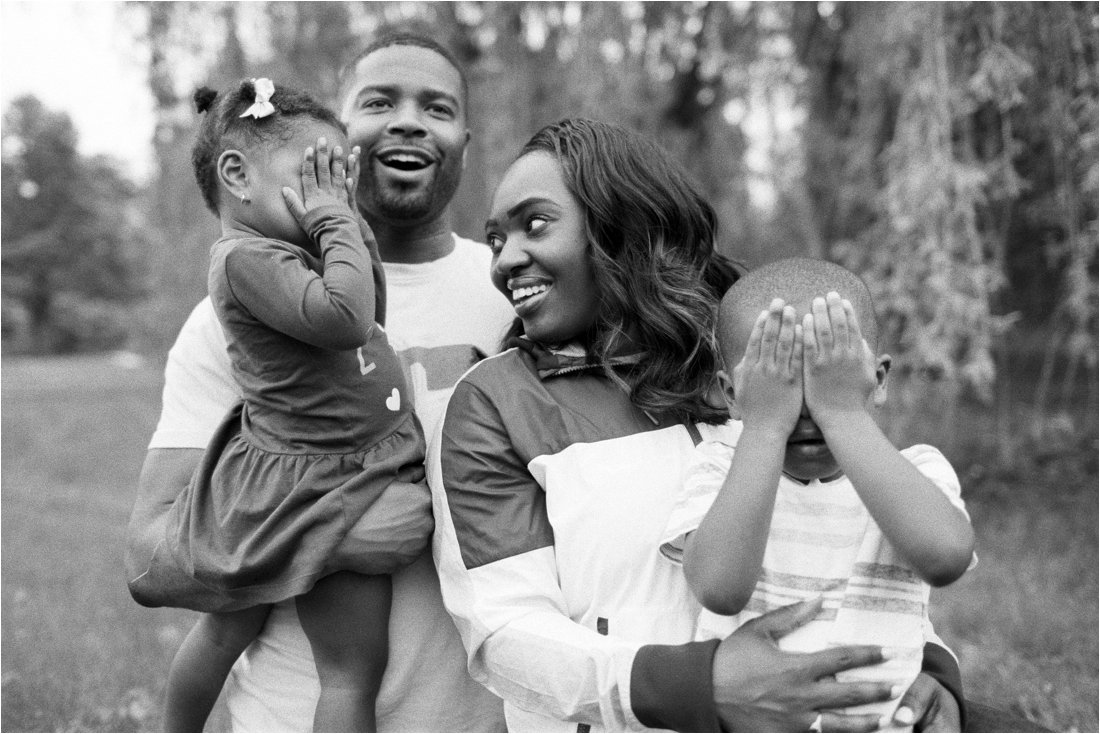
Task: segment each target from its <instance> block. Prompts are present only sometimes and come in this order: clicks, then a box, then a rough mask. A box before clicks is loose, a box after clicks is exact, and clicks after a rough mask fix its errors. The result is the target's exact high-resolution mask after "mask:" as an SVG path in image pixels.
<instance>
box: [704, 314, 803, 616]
mask: <svg viewBox="0 0 1100 734" xmlns="http://www.w3.org/2000/svg"><path fill="white" fill-rule="evenodd" d="M798 331H799V329H798V326H797V324H795V312H794V309H793V308H792V307H790V306H786V307H784V304H783V301H781V300H779V299H776V300H775V301H773V302H772V304H771V306H770V307H769V309H768V310H767V311H765V312H762V313H761V314H760V316H759V317H757V320H756V323H755V324H754V326H753V330H752V334H751V335H750V336H749V341H748V345H747V347H746V350H745V357H744V359H742V360H741V362H740V364H738V366H737V368H736V369H735V370H734V376H733V384H731V383H730V380H729V378H728V377H727V376H726V375H725V374H724V373H722V374H721V375H720V377H719V379H720V380H721V381H722V383H723V390H724V391H725V393H726V399H727V403H728V404H729V406H730V413H731V415H732V416H733V417H734V418H735V419H737V418H739V419H740V420H741V421H742V423H743V424H744V429H743V430H742V432H741V436H740V438H739V439H738V441H737V449H736V451H734V455H733V461H732V463H731V464H730V469H729V472H728V473H727V475H726V479H725V481H724V482H723V484H722V489H721V490H720V491H719V493H718V497H717V498H716V499H715V501H714V504H713V505H712V506H711V508H710V510H709V511H708V512H707V514H706V516H705V517H704V518H703V521H702V522H701V523H700V524H699V528H698V529H697V530H696V531H695V532H693V533H691V534H690V535H689V536H688V539H687V542H686V544H685V547H684V575H685V577H686V578H687V581H688V585H689V586H690V587H691V589H692V591H693V592H694V593H695V595H696V597H697V598H698V599H699V601H700V603H701V604H702V605H703V606H704V607H706V608H707V609H709V610H711V611H712V612H715V613H717V614H736V613H737V612H739V611H741V609H742V608H743V607H744V606H745V604H747V603H748V601H749V598H750V597H751V596H752V593H753V590H754V589H755V588H756V581H757V579H758V578H759V576H760V566H761V564H762V563H763V559H764V547H765V546H766V544H767V540H768V529H769V527H770V525H771V519H772V509H773V507H774V505H775V494H776V490H777V488H778V486H779V477H780V474H781V473H782V471H783V455H784V452H785V450H786V444H787V437H788V436H789V435H790V433H791V430H792V428H793V426H794V424H795V422H796V421H797V420H798V414H799V412H800V410H801V408H802V380H801V377H802V354H801V338H800V335H799V334H798Z"/></svg>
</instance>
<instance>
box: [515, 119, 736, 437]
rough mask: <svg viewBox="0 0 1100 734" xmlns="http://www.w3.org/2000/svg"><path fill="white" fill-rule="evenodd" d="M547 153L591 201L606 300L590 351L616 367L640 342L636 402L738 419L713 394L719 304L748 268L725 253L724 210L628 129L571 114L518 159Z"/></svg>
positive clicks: (589, 220)
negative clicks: (720, 236) (721, 239)
mask: <svg viewBox="0 0 1100 734" xmlns="http://www.w3.org/2000/svg"><path fill="white" fill-rule="evenodd" d="M536 152H540V153H548V154H550V155H552V156H554V157H555V158H556V159H557V161H558V163H559V164H560V165H561V167H562V171H563V172H564V176H565V184H566V187H567V188H568V189H569V190H570V192H571V193H572V194H573V195H574V196H576V197H577V199H579V200H580V202H581V204H582V205H583V207H584V216H585V229H586V234H587V237H588V243H589V246H590V257H591V258H592V265H593V270H594V276H595V280H596V286H597V288H598V289H599V297H600V306H599V314H598V315H597V318H596V325H595V327H594V329H593V332H592V333H591V334H590V338H589V341H588V344H587V345H586V346H587V349H588V352H589V354H590V356H591V357H592V358H594V359H595V360H597V361H599V362H602V363H606V361H607V359H608V358H609V357H611V356H613V355H615V354H616V353H618V352H619V351H621V350H622V349H631V348H636V347H638V346H640V347H641V348H642V350H643V351H644V357H643V359H642V361H641V362H640V363H638V364H637V366H636V367H634V368H633V370H632V371H631V372H630V373H629V374H628V375H627V377H626V386H627V387H628V388H629V390H630V399H631V401H632V402H633V403H634V404H635V405H636V406H638V407H639V408H641V409H643V410H646V411H649V412H652V413H657V414H668V415H672V416H675V417H676V418H678V419H681V420H694V421H701V422H707V423H721V422H724V421H726V420H728V419H729V414H728V412H727V411H726V410H725V409H724V408H721V407H717V406H714V405H712V404H711V403H710V402H708V399H707V398H708V393H710V391H711V387H712V385H713V382H714V375H715V373H716V372H717V370H718V369H719V368H720V366H721V361H720V358H719V355H718V349H717V345H716V343H715V340H714V322H715V318H716V310H717V305H718V301H719V299H720V298H721V297H722V294H724V293H725V292H726V290H727V289H728V288H729V287H730V286H731V285H733V283H734V282H735V281H736V280H737V275H738V272H737V270H736V268H735V267H734V266H733V264H732V263H731V262H730V261H729V260H727V259H726V258H724V257H723V256H722V255H720V254H719V253H717V252H716V251H715V249H714V240H715V236H716V233H717V217H716V216H715V213H714V209H713V208H712V207H711V206H710V204H708V203H707V202H706V200H704V199H703V197H702V196H701V195H700V194H699V192H698V191H697V190H696V189H695V187H694V186H693V185H692V184H691V183H690V182H689V181H688V178H687V176H686V174H685V173H684V171H683V170H682V169H681V168H680V166H678V165H677V164H676V163H675V162H674V161H673V160H672V158H671V156H669V154H668V153H666V152H665V151H664V150H662V149H661V148H660V147H659V146H657V145H656V144H655V143H653V142H652V141H650V140H648V139H647V138H645V137H644V136H642V135H640V134H638V133H635V132H632V131H630V130H627V129H625V128H622V127H619V126H617V125H612V124H608V123H604V122H598V121H594V120H585V119H568V120H562V121H560V122H557V123H554V124H552V125H548V126H546V127H544V128H543V129H542V130H540V131H539V132H537V133H535V136H534V137H533V138H531V140H530V141H529V142H528V143H527V145H526V146H524V148H523V150H522V151H520V154H519V156H518V157H522V156H524V155H527V154H529V153H536ZM609 374H610V376H611V377H612V378H613V379H617V380H621V378H619V377H618V376H616V375H614V374H613V373H610V371H609Z"/></svg>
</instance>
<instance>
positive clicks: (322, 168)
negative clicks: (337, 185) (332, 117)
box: [317, 138, 332, 189]
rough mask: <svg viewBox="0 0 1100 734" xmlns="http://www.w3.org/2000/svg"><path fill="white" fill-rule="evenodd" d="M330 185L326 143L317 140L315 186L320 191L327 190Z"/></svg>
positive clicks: (322, 140) (323, 140) (321, 139)
mask: <svg viewBox="0 0 1100 734" xmlns="http://www.w3.org/2000/svg"><path fill="white" fill-rule="evenodd" d="M331 185H332V180H331V177H330V172H329V154H328V141H327V140H325V139H324V138H317V186H318V188H321V189H327V188H329V187H330V186H331Z"/></svg>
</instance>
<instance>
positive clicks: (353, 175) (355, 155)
mask: <svg viewBox="0 0 1100 734" xmlns="http://www.w3.org/2000/svg"><path fill="white" fill-rule="evenodd" d="M358 185H359V148H358V146H357V147H355V148H352V149H351V153H349V154H348V171H347V178H345V179H344V190H345V191H346V193H347V195H348V206H349V207H351V210H352V211H355V210H356V205H355V189H356V187H357V186H358Z"/></svg>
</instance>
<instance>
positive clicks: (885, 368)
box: [872, 354, 891, 408]
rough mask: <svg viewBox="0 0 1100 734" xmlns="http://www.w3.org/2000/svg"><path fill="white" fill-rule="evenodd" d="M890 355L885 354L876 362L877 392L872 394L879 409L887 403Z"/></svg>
mask: <svg viewBox="0 0 1100 734" xmlns="http://www.w3.org/2000/svg"><path fill="white" fill-rule="evenodd" d="M890 364H891V360H890V355H889V354H883V355H880V356H879V358H878V359H877V360H876V361H875V383H876V384H875V391H874V393H872V399H873V400H874V403H875V407H876V408H879V407H882V405H883V404H884V403H885V402H886V387H887V383H888V382H889V380H890Z"/></svg>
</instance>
